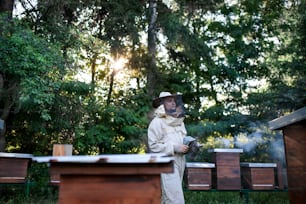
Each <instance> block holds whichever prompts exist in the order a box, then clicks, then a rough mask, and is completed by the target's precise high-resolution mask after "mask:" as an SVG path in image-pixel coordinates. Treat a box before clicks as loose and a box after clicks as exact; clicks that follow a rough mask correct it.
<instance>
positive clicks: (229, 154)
mask: <svg viewBox="0 0 306 204" xmlns="http://www.w3.org/2000/svg"><path fill="white" fill-rule="evenodd" d="M209 152H211V153H212V157H211V158H212V162H213V163H215V165H216V168H214V169H213V174H212V176H213V187H214V188H216V189H219V190H239V189H241V174H240V153H242V152H243V150H242V149H218V148H217V149H210V150H209Z"/></svg>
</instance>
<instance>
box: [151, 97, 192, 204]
mask: <svg viewBox="0 0 306 204" xmlns="http://www.w3.org/2000/svg"><path fill="white" fill-rule="evenodd" d="M152 105H153V107H154V108H156V110H155V112H154V118H153V120H152V121H151V123H150V125H149V128H148V145H149V149H150V151H151V152H154V153H165V154H167V155H170V156H173V157H174V173H163V174H161V188H162V202H161V203H162V204H184V203H185V201H184V194H183V189H182V181H183V175H184V170H185V163H186V160H185V155H184V154H185V153H186V152H188V146H187V145H184V144H183V138H184V137H185V136H186V128H185V124H184V116H185V109H184V104H183V101H182V95H179V94H171V93H169V92H161V93H160V95H159V97H158V98H156V99H154V100H153V104H152Z"/></svg>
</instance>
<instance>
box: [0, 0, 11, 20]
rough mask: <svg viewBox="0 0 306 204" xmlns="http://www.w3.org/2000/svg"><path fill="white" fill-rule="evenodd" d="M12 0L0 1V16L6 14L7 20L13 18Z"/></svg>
mask: <svg viewBox="0 0 306 204" xmlns="http://www.w3.org/2000/svg"><path fill="white" fill-rule="evenodd" d="M13 8H14V0H1V1H0V14H2V13H4V12H6V13H7V15H8V18H9V19H11V18H12V16H13Z"/></svg>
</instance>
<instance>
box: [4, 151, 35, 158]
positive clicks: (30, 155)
mask: <svg viewBox="0 0 306 204" xmlns="http://www.w3.org/2000/svg"><path fill="white" fill-rule="evenodd" d="M0 157H9V158H32V157H33V155H32V154H24V153H8V152H0Z"/></svg>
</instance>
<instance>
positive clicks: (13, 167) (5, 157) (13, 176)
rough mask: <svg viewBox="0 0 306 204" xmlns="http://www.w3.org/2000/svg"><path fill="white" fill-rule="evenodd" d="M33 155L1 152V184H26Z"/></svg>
mask: <svg viewBox="0 0 306 204" xmlns="http://www.w3.org/2000/svg"><path fill="white" fill-rule="evenodd" d="M31 161H32V155H31V154H21V153H6V152H0V183H25V182H26V177H27V174H28V167H29V165H30V162H31Z"/></svg>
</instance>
